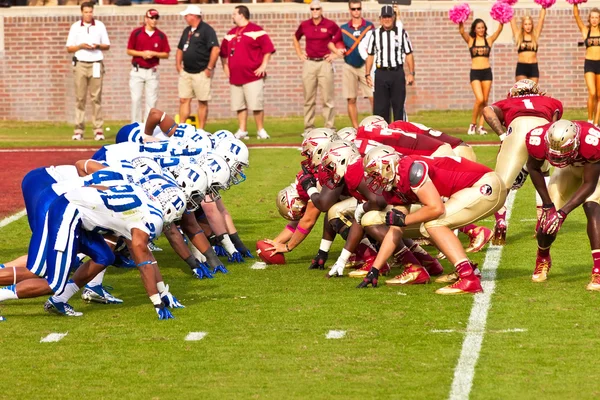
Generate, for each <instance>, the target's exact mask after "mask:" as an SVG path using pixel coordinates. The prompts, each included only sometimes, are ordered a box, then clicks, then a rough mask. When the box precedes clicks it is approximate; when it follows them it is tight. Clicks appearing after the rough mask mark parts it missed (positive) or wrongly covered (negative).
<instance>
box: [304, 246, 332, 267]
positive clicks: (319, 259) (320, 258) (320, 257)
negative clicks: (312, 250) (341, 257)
mask: <svg viewBox="0 0 600 400" xmlns="http://www.w3.org/2000/svg"><path fill="white" fill-rule="evenodd" d="M327 257H329V253H328V252H326V251H323V250H320V249H319V252H318V253H317V255H316V256H315V258H313V259H312V261H311V262H310V265H309V266H308V269H325V263H326V262H327Z"/></svg>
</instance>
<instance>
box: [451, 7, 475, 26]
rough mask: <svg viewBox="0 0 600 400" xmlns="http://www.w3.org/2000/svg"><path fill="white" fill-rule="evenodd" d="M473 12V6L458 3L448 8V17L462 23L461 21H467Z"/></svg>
mask: <svg viewBox="0 0 600 400" xmlns="http://www.w3.org/2000/svg"><path fill="white" fill-rule="evenodd" d="M470 14H471V7H469V5H468V4H467V3H461V4H457V5H455V6H454V7H452V8H451V9H450V10H448V17H449V18H450V21H452V22H454V23H455V24H460V23H461V22H465V21H466V20H467V19H469V15H470Z"/></svg>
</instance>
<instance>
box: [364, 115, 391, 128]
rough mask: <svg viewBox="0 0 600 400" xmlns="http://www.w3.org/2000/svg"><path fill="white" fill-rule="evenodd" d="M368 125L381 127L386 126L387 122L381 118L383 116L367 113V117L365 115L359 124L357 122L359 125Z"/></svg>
mask: <svg viewBox="0 0 600 400" xmlns="http://www.w3.org/2000/svg"><path fill="white" fill-rule="evenodd" d="M369 125H375V126H380V127H382V128H387V127H388V123H387V122H385V119H383V117H380V116H379V115H369V116H368V117H365V118H364V119H363V120H362V121H360V124H358V126H359V127H360V126H369Z"/></svg>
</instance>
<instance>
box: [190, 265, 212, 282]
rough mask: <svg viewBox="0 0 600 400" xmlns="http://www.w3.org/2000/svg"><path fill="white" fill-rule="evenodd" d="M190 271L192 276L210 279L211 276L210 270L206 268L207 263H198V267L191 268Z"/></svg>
mask: <svg viewBox="0 0 600 400" xmlns="http://www.w3.org/2000/svg"><path fill="white" fill-rule="evenodd" d="M192 272H193V273H194V278H198V279H204V278H208V279H212V278H213V276H212V274H211V273H210V270H209V269H208V264H207V263H198V267H197V268H194V269H192Z"/></svg>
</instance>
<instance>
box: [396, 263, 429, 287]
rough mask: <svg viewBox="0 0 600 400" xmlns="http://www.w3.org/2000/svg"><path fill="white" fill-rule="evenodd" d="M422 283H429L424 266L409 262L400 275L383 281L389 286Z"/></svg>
mask: <svg viewBox="0 0 600 400" xmlns="http://www.w3.org/2000/svg"><path fill="white" fill-rule="evenodd" d="M423 283H429V274H428V273H427V270H426V269H425V268H423V267H420V266H416V265H414V264H409V265H408V266H407V267H406V269H405V270H404V272H402V273H401V274H400V275H397V276H395V277H394V278H392V279H388V280H386V281H385V284H386V285H390V286H396V285H419V284H423Z"/></svg>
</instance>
